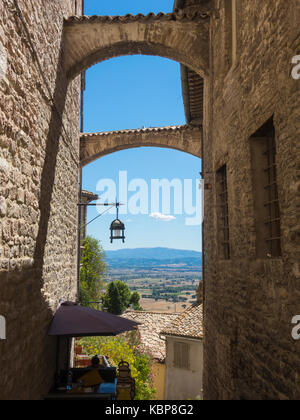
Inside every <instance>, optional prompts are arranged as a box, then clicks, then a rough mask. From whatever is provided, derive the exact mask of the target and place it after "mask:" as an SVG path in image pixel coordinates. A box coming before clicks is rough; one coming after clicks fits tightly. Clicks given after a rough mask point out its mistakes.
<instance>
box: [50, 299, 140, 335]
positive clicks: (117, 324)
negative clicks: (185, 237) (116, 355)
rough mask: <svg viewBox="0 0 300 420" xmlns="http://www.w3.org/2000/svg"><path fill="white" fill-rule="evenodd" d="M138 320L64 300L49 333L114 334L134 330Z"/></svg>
mask: <svg viewBox="0 0 300 420" xmlns="http://www.w3.org/2000/svg"><path fill="white" fill-rule="evenodd" d="M138 325H139V323H138V322H134V321H131V320H129V319H126V318H122V317H120V316H117V315H112V314H109V313H107V312H100V311H96V310H95V309H90V308H85V307H84V306H80V305H78V304H76V303H73V302H63V303H62V304H61V305H60V307H59V308H58V310H57V312H56V314H55V315H54V318H53V321H52V323H51V325H50V328H49V332H48V335H51V336H65V337H97V336H113V335H118V334H121V333H124V332H126V331H132V330H135V329H136V328H137V326H138Z"/></svg>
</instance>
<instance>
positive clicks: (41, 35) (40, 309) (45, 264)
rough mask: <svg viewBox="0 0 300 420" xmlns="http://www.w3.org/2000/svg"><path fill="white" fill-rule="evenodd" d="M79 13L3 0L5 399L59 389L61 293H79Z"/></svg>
mask: <svg viewBox="0 0 300 420" xmlns="http://www.w3.org/2000/svg"><path fill="white" fill-rule="evenodd" d="M79 3H80V2H78V5H79ZM16 5H18V6H19V8H20V10H21V15H19V14H18V9H16ZM73 14H74V2H73V1H70V0H64V1H61V0H51V1H47V2H46V1H40V0H39V1H36V0H18V2H13V1H6V0H1V1H0V98H1V99H0V314H1V315H2V316H5V318H6V322H7V325H6V327H7V340H6V341H0V372H1V373H0V399H14V398H17V399H38V398H41V397H42V396H43V395H44V394H45V393H47V392H48V391H49V388H50V386H51V385H52V383H53V378H54V372H55V358H56V341H55V340H53V339H49V338H48V337H47V328H48V326H49V323H50V321H51V318H52V315H53V312H54V311H55V309H56V307H57V305H58V303H59V299H61V298H64V299H70V300H74V299H75V298H76V241H77V229H76V225H77V197H78V191H77V185H78V166H79V165H78V162H79V138H80V134H79V111H80V102H79V100H80V83H79V81H78V79H77V80H74V81H73V82H72V83H69V82H68V80H67V78H66V76H65V73H64V71H63V53H64V45H63V37H62V34H63V22H64V18H68V17H69V16H70V15H73Z"/></svg>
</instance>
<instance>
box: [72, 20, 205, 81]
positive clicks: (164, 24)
mask: <svg viewBox="0 0 300 420" xmlns="http://www.w3.org/2000/svg"><path fill="white" fill-rule="evenodd" d="M64 48H65V68H66V72H67V75H68V77H69V78H70V79H73V78H74V77H76V76H77V75H79V74H80V73H81V72H83V71H84V70H86V69H88V68H89V67H91V66H93V65H95V64H97V63H100V62H102V61H105V60H108V59H110V58H114V57H118V56H124V55H136V54H143V55H156V56H161V57H166V58H169V59H171V60H174V61H177V62H180V63H181V64H183V65H185V66H187V67H189V68H190V69H191V70H193V71H195V72H197V73H198V74H199V75H200V76H201V77H205V76H207V74H208V68H209V17H208V16H207V15H201V14H197V13H195V14H194V15H191V16H188V15H176V14H163V13H160V14H158V15H154V14H152V13H151V14H149V15H147V16H143V15H137V16H132V15H127V16H115V17H111V16H73V17H70V18H69V19H68V20H66V21H65V25H64Z"/></svg>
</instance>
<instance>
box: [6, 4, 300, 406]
mask: <svg viewBox="0 0 300 420" xmlns="http://www.w3.org/2000/svg"><path fill="white" fill-rule="evenodd" d="M80 3H81V2H80V1H71V0H61V1H59V0H52V1H51V2H45V1H43V0H38V1H36V0H35V1H34V0H18V1H17V0H14V1H11V0H2V1H1V3H0V92H1V100H0V291H1V292H0V293H1V294H0V315H1V316H5V318H6V321H7V340H6V341H2V340H0V372H1V377H0V398H1V399H6V398H8V399H12V398H18V399H39V398H42V397H43V395H44V394H45V393H46V392H47V391H48V390H49V388H50V386H51V384H52V381H53V375H54V370H55V344H56V343H55V341H53V340H50V339H49V338H48V337H47V328H48V326H49V322H50V320H51V317H52V315H53V312H54V311H55V309H56V307H57V304H58V301H59V299H60V298H65V299H75V297H76V238H77V237H76V226H77V196H78V192H77V182H78V179H77V176H78V168H79V160H80V153H79V152H80V151H79V138H80V133H79V124H78V122H79V109H80V83H79V80H78V78H76V76H78V75H79V74H80V72H81V71H84V70H85V69H86V68H88V67H89V66H91V65H94V64H96V63H98V62H100V61H102V60H103V59H109V58H112V57H115V56H117V55H125V54H136V53H142V54H155V55H161V56H166V57H169V58H171V59H174V60H178V61H180V62H181V64H182V65H184V66H186V67H189V71H186V72H185V73H186V75H187V78H188V80H187V82H185V88H184V89H185V92H184V97H185V98H186V101H187V104H188V105H186V107H188V106H190V107H191V108H193V107H194V108H193V109H190V110H188V109H187V110H186V114H187V115H195V109H196V110H197V115H198V117H197V121H198V124H200V130H199V145H201V142H202V147H201V149H202V150H201V156H202V158H203V173H204V178H205V184H206V193H205V224H204V244H203V245H204V253H205V254H204V285H205V287H204V289H205V290H204V298H205V299H204V312H205V313H204V327H205V337H204V352H205V355H204V396H205V398H206V399H237V400H239V399H300V385H299V377H300V341H298V342H296V341H294V340H293V339H292V336H291V331H292V324H291V321H292V318H293V317H294V316H295V315H299V314H300V303H299V302H300V267H299V255H300V240H299V237H300V224H299V223H300V222H299V220H300V218H299V207H300V201H299V200H300V175H299V169H300V151H299V137H300V136H299V134H300V110H299V96H300V81H299V80H294V79H293V78H292V77H291V72H292V59H293V57H294V56H296V55H299V54H300V25H299V22H300V8H299V1H298V0H289V1H288V2H287V1H286V0H264V1H263V2H262V1H260V0H177V1H176V2H175V6H176V14H174V15H167V16H165V15H159V16H156V17H154V16H153V15H149V16H147V17H144V16H136V17H125V18H120V17H117V18H114V19H112V18H98V17H96V18H83V19H81V18H80V17H77V18H74V17H71V18H70V16H72V15H75V14H80V13H79V12H78V10H77V11H75V6H76V5H77V8H79V10H80V7H81V4H80ZM17 5H18V6H19V8H18V7H17V8H16V6H17ZM64 18H65V23H64ZM105 25H106V26H105ZM104 26H105V28H107V31H106V32H105V31H104ZM189 28H192V29H191V31H190V32H189ZM197 28H198V29H197ZM97 31H98V33H100V34H101V38H99V36H95V32H97ZM109 34H111V39H110V37H109ZM176 34H177V35H176ZM178 34H183V35H182V36H178ZM79 35H80V36H79ZM72 37H74V38H72ZM76 39H77V40H78V39H79V40H78V42H79V41H83V42H82V44H81V48H80V49H78V48H77V47H76V45H75V44H74V43H73V44H72V42H74V40H75V41H76ZM72 40H73V41H72ZM192 42H193V44H192ZM85 46H86V47H87V49H85ZM187 51H188V52H189V53H188V54H186V52H187ZM197 54H199V56H198V55H197ZM193 74H194V76H193ZM67 75H69V77H70V79H68V77H67ZM195 75H196V77H195ZM71 78H72V81H71ZM192 82H193V88H192V89H191V83H192ZM197 86H199V87H198V88H197ZM203 86H204V90H203ZM197 89H199V90H198V91H197ZM101 99H102V100H105V98H101ZM202 99H203V103H202V107H203V112H201V110H200V112H198V111H199V110H198V105H199V103H201V100H202ZM195 104H196V105H195ZM202 114H203V120H202V121H200V119H199V118H200V116H202ZM188 122H191V121H188ZM192 131H194V130H192ZM194 132H195V131H194ZM200 133H201V134H200ZM202 133H203V134H202ZM111 135H113V134H110V136H111ZM194 140H195V139H194ZM111 141H112V142H114V141H115V139H112V140H111ZM162 144H163V143H162ZM187 144H188V142H187ZM140 145H141V146H142V143H141V144H140ZM127 146H128V145H127ZM136 146H139V144H136ZM95 153H97V151H95ZM274 168H276V170H275V169H274ZM257 174H260V175H259V176H261V182H260V178H259V177H258V175H257ZM267 175H268V177H269V180H268V181H266V180H265V178H266V176H267ZM257 180H258V181H257ZM270 192H271V193H272V194H270ZM266 194H267V195H266ZM268 197H269V198H268ZM266 208H267V209H269V211H268V212H266ZM258 226H262V228H261V229H259V228H258ZM269 230H271V232H268V231H269ZM266 247H268V249H269V251H268V252H267V251H263V252H262V251H261V249H263V250H264V249H265V248H266Z"/></svg>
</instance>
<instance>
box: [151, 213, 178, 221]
mask: <svg viewBox="0 0 300 420" xmlns="http://www.w3.org/2000/svg"><path fill="white" fill-rule="evenodd" d="M150 217H152V218H153V219H157V220H161V221H163V222H170V221H171V220H175V219H176V217H174V216H170V215H169V216H167V215H166V214H162V213H151V214H150Z"/></svg>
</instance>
